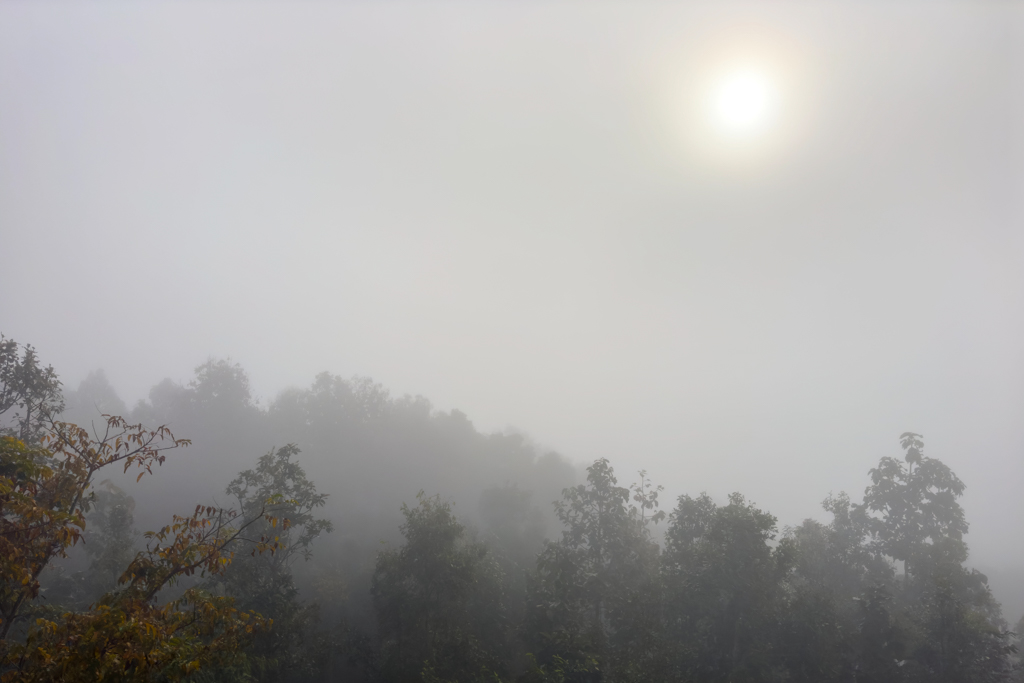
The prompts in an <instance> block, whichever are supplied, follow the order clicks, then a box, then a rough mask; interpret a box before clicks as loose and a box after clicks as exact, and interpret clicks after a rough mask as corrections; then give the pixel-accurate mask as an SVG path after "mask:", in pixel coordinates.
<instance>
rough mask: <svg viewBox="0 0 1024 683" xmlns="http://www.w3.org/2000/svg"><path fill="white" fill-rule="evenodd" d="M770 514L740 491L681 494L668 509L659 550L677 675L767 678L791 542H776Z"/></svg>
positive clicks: (777, 668)
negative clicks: (716, 496)
mask: <svg viewBox="0 0 1024 683" xmlns="http://www.w3.org/2000/svg"><path fill="white" fill-rule="evenodd" d="M775 534H776V528H775V518H774V517H773V516H772V515H770V514H768V513H767V512H763V511H762V510H759V509H757V508H756V507H754V506H753V505H751V504H748V503H747V502H746V500H745V499H744V498H743V496H741V495H740V494H738V493H734V494H732V495H730V496H729V504H728V505H725V506H721V507H719V506H718V505H716V504H715V503H714V501H713V500H711V498H710V497H709V496H708V495H707V494H702V495H700V496H699V497H697V498H691V497H690V496H685V495H684V496H681V497H680V498H679V503H678V505H677V506H676V509H675V510H674V511H673V512H672V514H671V515H670V516H669V528H668V532H667V535H666V547H665V552H664V554H663V573H664V581H665V620H666V643H667V648H668V649H669V652H668V653H667V655H666V656H667V658H668V659H669V660H670V661H671V663H672V664H671V669H672V674H671V675H672V677H673V678H674V679H676V680H684V681H687V680H699V681H708V682H709V683H710V682H714V681H722V682H723V683H724V682H726V681H730V682H731V681H769V680H775V679H777V678H778V677H780V676H781V675H782V674H781V671H782V663H781V661H780V658H779V657H778V655H777V652H776V638H777V635H778V633H777V632H778V628H777V624H778V621H779V616H780V611H781V607H782V602H781V600H782V597H783V592H782V585H783V579H784V578H785V577H786V575H787V573H788V572H789V570H790V568H791V567H792V564H793V548H792V544H791V543H790V542H789V541H788V540H785V539H784V540H783V541H782V542H781V543H779V545H778V546H777V547H775V548H773V547H772V545H771V541H772V540H773V539H774V538H775Z"/></svg>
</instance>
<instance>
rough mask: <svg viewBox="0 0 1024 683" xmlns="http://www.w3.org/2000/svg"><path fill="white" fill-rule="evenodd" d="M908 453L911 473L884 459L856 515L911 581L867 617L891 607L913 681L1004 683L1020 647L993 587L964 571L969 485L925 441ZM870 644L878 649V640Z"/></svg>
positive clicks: (905, 442) (877, 547) (909, 436)
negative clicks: (964, 499) (928, 451)
mask: <svg viewBox="0 0 1024 683" xmlns="http://www.w3.org/2000/svg"><path fill="white" fill-rule="evenodd" d="M900 445H901V446H902V448H903V450H904V451H905V455H904V461H905V462H906V465H904V463H902V462H900V461H898V460H896V459H895V458H888V457H886V458H882V459H881V461H880V462H879V465H878V467H877V468H875V469H873V470H871V473H870V474H871V485H870V486H868V488H867V489H866V491H865V493H864V502H863V504H861V505H860V506H858V508H857V510H856V513H857V514H858V516H859V517H860V518H861V519H862V520H863V521H864V524H865V525H866V527H867V529H868V531H869V532H870V537H871V547H872V548H873V550H874V551H875V552H877V553H878V554H879V555H882V556H885V557H889V558H892V559H893V560H896V561H902V562H903V566H904V577H903V581H902V582H901V584H900V585H899V586H898V587H897V589H896V590H895V591H894V595H893V597H892V600H891V601H883V600H881V599H876V598H873V597H872V596H871V595H866V596H865V602H864V605H865V609H866V610H869V611H868V614H869V615H870V614H872V613H873V612H872V611H871V610H874V612H878V613H879V614H880V613H881V611H880V610H881V605H882V604H883V603H886V604H889V606H888V607H886V610H887V611H888V612H889V613H890V614H894V615H895V616H894V617H890V621H894V623H903V624H904V625H905V626H904V627H903V636H902V637H903V642H904V646H903V649H902V653H903V655H904V656H905V657H906V670H905V671H904V672H902V674H901V675H902V676H903V677H904V678H905V679H910V678H912V677H913V676H918V677H923V678H926V679H927V680H933V681H948V682H949V683H953V681H964V680H970V681H996V680H1002V679H1003V678H1004V677H1005V676H1006V675H1007V672H1008V666H1009V664H1008V656H1009V654H1010V653H1011V652H1012V646H1011V644H1010V641H1009V638H1010V636H1009V633H1008V632H1007V631H1006V629H1005V625H1004V624H1003V621H1002V616H1001V614H1000V611H999V606H998V604H997V603H996V602H995V600H994V599H993V598H992V595H991V591H990V590H989V587H988V580H987V579H986V578H985V576H984V575H982V574H980V573H979V572H976V571H969V570H967V569H966V568H965V567H964V563H965V562H966V561H967V544H966V543H965V542H964V540H963V535H964V534H965V533H966V532H967V521H966V519H965V517H964V512H963V509H962V508H961V507H960V504H959V502H957V499H958V498H960V496H962V495H963V492H964V488H965V487H964V483H963V482H962V481H961V480H960V479H959V478H958V477H957V476H956V475H955V474H954V473H953V471H952V470H950V469H949V468H948V467H947V466H946V465H944V464H943V463H942V462H941V461H939V460H936V459H934V458H929V457H926V456H925V455H924V441H923V439H922V437H921V435H920V434H915V433H913V432H904V433H903V434H902V435H901V436H900ZM872 605H875V607H871V606H872ZM864 637H865V642H866V643H867V644H870V641H871V636H870V633H865V635H864ZM869 649H870V648H869ZM879 680H884V677H881V678H879Z"/></svg>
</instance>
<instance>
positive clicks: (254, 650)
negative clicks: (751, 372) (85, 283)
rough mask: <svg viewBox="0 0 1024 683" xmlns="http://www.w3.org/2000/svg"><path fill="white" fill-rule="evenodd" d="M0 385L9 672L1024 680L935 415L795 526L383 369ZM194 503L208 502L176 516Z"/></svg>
mask: <svg viewBox="0 0 1024 683" xmlns="http://www.w3.org/2000/svg"><path fill="white" fill-rule="evenodd" d="M0 380H2V383H0V417H3V418H4V420H5V421H4V422H3V429H4V434H3V436H2V437H0V525H2V527H0V675H2V677H3V680H4V681H5V683H6V682H7V681H57V680H60V681H67V682H69V683H72V682H77V681H173V680H188V681H195V682H196V683H198V682H200V681H236V682H239V683H240V682H242V681H246V682H248V681H260V682H261V683H272V682H273V683H277V682H281V683H284V682H295V683H299V682H303V683H305V682H310V683H312V682H314V681H317V682H319V681H353V682H358V683H409V682H413V681H422V682H424V683H477V682H480V683H482V682H483V681H488V682H502V681H504V682H507V683H511V682H512V681H517V682H520V683H598V682H607V683H633V682H636V683H640V682H641V681H643V682H647V681H663V682H665V683H715V682H721V683H761V682H764V683H769V682H779V683H783V682H787V683H812V682H813V683H924V682H925V681H928V682H932V681H936V682H939V683H974V682H977V683H990V682H992V683H994V682H997V681H1006V682H1007V683H1010V682H1017V683H1019V682H1020V681H1022V680H1024V676H1022V671H1021V666H1020V657H1019V655H1018V653H1017V645H1018V643H1019V638H1018V636H1017V635H1015V634H1014V633H1011V632H1010V631H1008V629H1007V625H1006V623H1005V622H1004V621H1003V618H1002V615H1001V611H1000V607H999V605H998V603H997V602H996V601H995V600H994V599H993V597H992V594H991V591H990V590H989V588H988V582H987V579H986V577H985V576H984V575H983V574H981V573H979V572H977V571H975V570H973V569H970V568H969V567H968V566H967V559H968V548H967V544H966V542H965V540H964V536H965V533H966V531H967V521H966V516H965V513H964V510H963V508H962V507H961V506H960V503H959V499H960V497H961V496H962V494H963V492H964V490H965V485H964V483H963V482H962V481H961V480H960V479H959V478H958V477H957V476H956V475H955V474H954V473H953V472H952V470H950V468H948V467H947V466H946V465H945V464H943V463H942V462H940V461H939V460H936V459H934V458H930V457H927V456H926V455H925V454H924V441H923V437H921V436H920V435H918V434H915V433H911V432H907V433H904V434H903V435H902V436H901V437H900V446H901V448H902V449H903V451H904V456H903V458H902V459H899V458H893V457H884V458H882V459H881V460H880V462H879V463H878V465H877V466H876V467H874V468H872V469H871V470H870V471H869V473H868V477H869V481H870V483H869V485H868V486H867V488H866V490H865V492H864V496H863V499H862V500H860V501H857V500H854V499H853V498H851V497H850V496H848V495H846V494H844V493H840V494H837V495H834V496H829V497H828V498H826V499H825V501H824V503H823V507H824V511H825V512H826V513H827V515H828V516H830V520H828V521H827V522H821V521H816V520H813V519H808V520H805V521H804V522H803V523H802V524H800V525H798V526H796V527H793V528H786V529H782V530H780V529H779V528H778V526H777V521H776V519H775V517H774V516H773V515H771V514H770V513H769V512H767V511H765V510H762V509H761V508H759V507H758V506H757V505H755V504H754V503H752V502H750V501H748V500H747V499H746V498H745V497H744V496H742V495H741V494H739V493H734V494H732V495H730V496H729V497H728V498H727V499H726V500H724V501H716V500H715V499H713V498H712V497H711V496H709V495H707V494H703V493H701V494H697V495H682V496H680V497H679V498H678V499H677V501H676V502H675V506H674V508H673V509H672V510H671V512H670V513H669V514H666V513H665V512H663V511H661V510H660V509H659V503H660V501H659V498H658V496H659V493H660V492H661V490H662V489H661V487H660V486H656V485H654V484H652V483H651V482H650V480H649V479H648V478H647V475H646V473H645V472H643V471H641V472H640V473H639V477H638V482H637V483H635V484H633V485H632V486H628V487H627V486H621V485H620V484H619V481H618V478H617V476H616V473H615V472H614V471H613V469H612V467H611V464H610V463H609V462H608V461H607V460H603V459H602V460H597V461H596V462H594V463H593V464H591V465H590V467H588V468H587V469H586V473H585V481H583V482H582V483H579V482H577V481H576V480H575V479H574V477H575V472H574V470H573V468H572V467H571V466H569V465H568V464H567V463H565V461H564V460H562V459H561V458H559V457H558V456H557V455H556V454H553V453H545V452H542V451H539V450H538V449H536V448H535V447H534V446H532V445H531V444H530V443H529V441H528V440H527V439H525V438H524V437H522V436H521V435H518V434H515V433H505V434H493V435H484V434H481V433H479V432H478V431H477V430H476V429H474V428H473V426H472V424H471V423H470V422H469V420H468V419H467V418H466V416H465V415H463V414H462V413H459V412H458V411H451V412H439V411H435V410H434V409H433V408H432V407H431V406H430V404H429V403H428V402H427V401H426V400H425V399H422V398H418V397H402V398H393V397H391V396H390V395H389V394H388V392H387V391H386V390H385V389H384V388H383V387H381V386H380V385H379V384H376V383H374V382H372V381H371V380H368V379H359V378H357V379H353V380H346V379H342V378H339V377H336V376H333V375H329V374H326V373H324V374H321V375H318V376H317V377H316V378H315V380H314V382H313V384H312V385H311V386H310V387H309V388H307V389H294V390H290V391H288V392H285V393H283V394H282V395H281V396H279V397H277V398H276V399H275V400H273V401H271V402H269V403H267V404H266V405H261V403H260V401H258V400H257V399H256V397H254V396H253V393H252V390H251V388H250V386H249V381H248V377H247V375H246V374H245V372H244V370H243V369H242V368H241V367H240V366H238V365H235V364H231V363H229V362H225V361H217V360H211V361H208V362H207V363H205V364H203V365H201V366H200V367H199V368H197V370H196V375H195V378H194V379H193V380H192V381H191V382H189V383H187V384H185V385H179V384H176V383H174V382H171V381H165V382H162V383H161V384H159V385H157V386H156V387H155V388H154V389H153V391H152V392H151V393H150V396H149V400H148V401H144V402H142V403H140V404H139V405H138V406H136V407H135V408H133V409H131V410H130V411H129V413H130V417H129V418H124V417H117V416H113V415H111V414H107V415H99V416H98V415H97V414H96V412H97V411H100V410H112V409H118V410H121V411H124V410H127V409H126V408H125V406H124V404H123V402H121V401H120V399H119V398H118V397H117V395H116V393H115V392H114V391H113V389H112V388H111V387H110V385H109V383H107V382H106V379H105V377H104V376H103V375H102V374H101V373H94V374H92V375H90V376H89V377H88V378H87V379H86V380H85V381H84V382H83V383H82V385H81V386H80V387H79V388H78V389H77V390H75V391H70V392H65V393H62V391H61V389H62V388H61V384H60V381H59V379H58V378H57V375H56V373H55V372H54V371H53V370H52V368H48V367H46V368H44V367H42V365H41V364H40V362H39V360H38V359H37V358H36V355H35V352H34V350H32V349H31V348H30V347H21V346H18V345H17V344H15V343H14V342H11V341H9V340H6V339H5V340H3V341H2V344H0ZM61 411H63V412H61ZM72 418H75V419H77V420H79V421H81V422H82V423H87V424H99V425H100V426H101V427H102V432H98V431H94V432H90V431H87V430H85V429H82V428H80V427H77V426H76V425H75V424H73V423H72V422H71V421H70V420H71V419H72ZM143 421H146V422H149V423H151V424H168V423H173V424H174V426H175V430H176V432H177V431H180V430H181V429H185V430H187V432H188V433H189V434H190V435H191V436H193V437H194V438H195V439H196V441H197V443H198V444H201V445H199V446H198V447H197V448H194V449H193V448H190V449H188V450H187V451H183V449H182V447H184V446H187V445H190V442H189V441H187V440H184V439H180V438H177V437H175V436H174V435H173V434H172V433H171V431H170V430H169V429H168V428H167V427H156V428H146V427H143V426H142V424H141V423H142V422H143ZM274 442H276V443H284V444H286V445H285V446H282V447H279V448H276V447H275V448H271V449H269V450H268V446H267V444H269V443H274ZM300 447H301V450H300ZM170 451H173V453H174V457H173V458H171V459H168V457H167V456H168V453H169V452H170ZM255 453H264V455H262V456H260V457H258V458H254V455H253V454H255ZM242 459H244V460H242ZM240 461H244V462H249V463H253V465H252V466H251V467H249V468H248V469H242V471H241V472H238V467H237V465H236V464H235V463H238V462H240ZM165 463H166V464H165ZM161 466H162V467H161ZM158 467H160V470H161V471H160V472H159V476H155V477H151V476H149V475H152V474H154V473H156V472H157V468H158ZM157 480H159V481H161V482H165V483H164V484H163V487H164V489H166V490H167V491H169V492H172V495H162V492H161V490H160V489H156V488H153V487H152V482H154V481H157ZM415 482H419V483H420V487H425V486H429V487H430V488H429V489H427V490H429V491H431V492H432V493H431V495H428V494H425V493H423V490H422V488H420V489H418V490H420V492H419V494H418V495H416V493H415V491H416V490H417V489H412V484H413V483H415ZM433 492H437V493H433ZM182 495H189V496H191V497H193V499H194V500H195V502H200V501H203V500H204V499H205V500H207V501H209V502H206V503H203V504H201V505H199V506H198V507H196V508H195V510H194V512H193V513H192V514H191V515H174V516H173V517H172V522H171V523H170V524H165V525H154V520H155V519H157V518H158V517H159V515H160V514H162V512H163V510H162V509H161V507H160V506H161V504H162V503H166V502H167V501H173V502H174V503H175V504H179V503H180V498H181V496H182ZM224 495H226V496H227V497H228V501H229V503H230V504H229V505H228V506H222V505H220V504H216V499H217V497H218V496H224ZM412 500H415V501H416V502H415V504H405V503H404V502H403V501H412ZM549 501H551V502H553V504H549V503H548V502H549ZM456 511H458V512H459V513H460V514H458V515H457V514H456ZM661 522H667V524H666V525H665V528H664V529H662V528H661V526H659V524H660V523H661ZM153 526H156V528H157V530H156V531H151V532H147V533H144V534H143V533H140V532H139V531H138V529H139V528H153ZM329 532H330V533H329ZM1020 628H1021V627H1018V630H1020Z"/></svg>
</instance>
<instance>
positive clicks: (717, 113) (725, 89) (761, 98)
mask: <svg viewBox="0 0 1024 683" xmlns="http://www.w3.org/2000/svg"><path fill="white" fill-rule="evenodd" d="M777 101H778V92H777V91H776V89H775V87H774V84H773V83H772V81H771V80H770V79H769V78H768V77H767V76H766V75H765V74H764V73H762V72H759V71H756V70H753V69H741V70H735V71H731V72H729V73H727V74H724V75H723V76H721V77H720V78H719V79H718V80H717V82H716V84H715V86H714V87H713V89H712V92H711V97H710V107H709V108H710V114H711V118H712V122H713V123H714V124H715V126H716V127H717V128H718V129H719V130H720V131H721V132H723V133H729V134H733V135H744V136H746V135H751V134H753V133H757V132H759V131H761V130H763V129H764V128H766V127H767V126H768V125H769V124H770V123H771V122H772V119H773V118H774V115H775V110H776V107H777Z"/></svg>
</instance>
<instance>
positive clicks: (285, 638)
mask: <svg viewBox="0 0 1024 683" xmlns="http://www.w3.org/2000/svg"><path fill="white" fill-rule="evenodd" d="M298 454H299V449H298V447H296V446H295V445H294V444H288V445H287V446H283V447H282V448H279V449H277V450H276V451H270V452H269V453H267V454H265V455H263V456H262V457H261V458H260V459H259V462H258V464H257V466H256V468H255V469H249V470H245V471H243V472H241V473H240V474H239V475H238V477H237V478H235V479H234V480H233V481H232V482H231V483H230V484H229V485H228V487H227V489H226V493H227V494H228V495H230V496H232V497H233V498H234V499H235V502H236V504H237V508H236V509H237V510H239V511H240V512H241V514H242V516H243V517H245V518H256V517H257V515H258V513H259V511H260V509H262V507H263V505H264V503H265V501H266V500H268V499H270V498H274V499H275V500H276V503H275V506H274V509H275V514H276V515H278V516H281V517H285V518H287V519H288V522H289V524H288V527H287V528H281V529H279V528H278V527H277V524H276V521H275V520H274V519H270V520H268V519H260V520H259V521H257V522H256V523H255V524H253V526H252V527H251V529H252V533H253V534H256V535H260V536H263V537H268V538H269V537H274V538H275V540H277V542H278V547H277V549H276V552H273V553H262V554H258V553H255V552H250V553H242V554H240V555H239V556H238V557H237V559H236V560H235V561H234V562H233V563H232V565H231V567H230V568H229V569H228V570H227V571H225V572H223V573H220V574H218V575H216V576H215V577H213V579H212V580H211V581H209V582H208V586H209V587H210V588H213V589H216V590H218V591H221V592H223V593H225V594H227V595H228V596H231V597H232V598H234V599H235V601H236V603H237V604H238V605H239V607H240V608H242V609H247V610H254V611H256V612H258V613H260V614H263V615H265V616H267V617H270V618H272V619H273V620H274V624H275V625H276V628H274V629H273V630H271V631H267V632H264V633H261V634H259V635H258V636H256V648H255V650H256V651H257V652H258V654H257V655H256V657H255V660H256V662H257V664H258V667H257V670H256V672H255V674H256V678H257V680H261V681H277V680H291V679H297V678H302V677H304V676H308V677H312V676H313V675H314V674H315V673H316V671H317V660H318V659H319V658H322V656H323V652H320V651H318V649H317V648H318V646H323V645H324V644H323V643H322V642H321V639H320V638H319V637H318V634H317V633H316V632H315V631H314V627H315V624H316V618H317V612H316V605H303V604H301V603H300V602H299V601H298V589H297V588H296V586H295V581H294V579H293V577H292V570H291V565H292V563H293V562H294V561H295V560H296V559H297V558H298V557H302V558H303V559H305V560H308V559H309V558H310V557H311V556H312V547H311V546H312V543H313V541H314V540H315V539H316V538H317V537H319V536H320V535H321V534H323V533H329V532H330V531H331V529H332V524H331V522H330V521H328V520H323V519H317V518H316V517H315V511H316V510H317V508H320V507H323V505H324V503H325V502H326V499H327V494H324V493H318V492H317V490H316V486H315V485H314V484H313V482H311V481H310V480H309V479H308V478H307V477H306V473H305V471H304V470H303V469H302V467H301V466H300V465H299V463H298V462H296V461H295V457H296V456H297V455H298ZM275 497H276V498H275ZM245 542H246V541H245V539H243V538H241V537H240V538H239V539H238V540H236V541H235V546H241V545H242V544H244V543H245ZM321 649H322V647H321ZM222 678H223V676H222Z"/></svg>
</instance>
